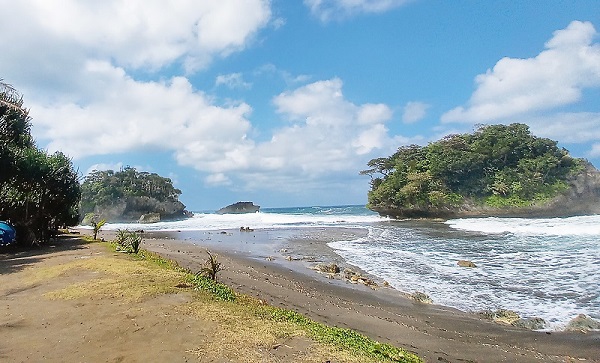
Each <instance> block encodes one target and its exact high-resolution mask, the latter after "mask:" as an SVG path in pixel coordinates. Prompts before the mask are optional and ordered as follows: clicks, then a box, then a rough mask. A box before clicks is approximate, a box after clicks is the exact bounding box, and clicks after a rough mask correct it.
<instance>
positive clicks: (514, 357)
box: [0, 233, 600, 362]
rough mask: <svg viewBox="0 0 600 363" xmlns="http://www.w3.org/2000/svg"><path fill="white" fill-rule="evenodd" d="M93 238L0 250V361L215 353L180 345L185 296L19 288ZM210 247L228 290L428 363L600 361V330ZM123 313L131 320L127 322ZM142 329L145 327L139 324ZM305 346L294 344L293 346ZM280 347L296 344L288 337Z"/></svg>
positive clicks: (155, 242)
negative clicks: (452, 303) (530, 326)
mask: <svg viewBox="0 0 600 363" xmlns="http://www.w3.org/2000/svg"><path fill="white" fill-rule="evenodd" d="M104 235H105V238H109V235H108V234H104ZM232 235H233V236H232V237H235V235H234V234H233V233H232ZM93 246H94V245H81V244H78V243H61V244H59V245H57V247H56V248H54V249H53V248H45V249H44V250H42V251H32V252H30V253H27V254H22V255H20V256H11V255H6V254H4V255H0V274H1V275H0V283H1V285H0V309H1V310H0V361H11V362H12V361H24V362H25V361H42V360H48V361H89V362H97V361H112V362H114V361H194V360H196V361H197V360H198V359H199V361H221V360H203V359H202V357H201V356H199V355H197V354H194V351H193V349H189V350H188V351H185V350H181V349H178V348H179V347H181V346H182V344H184V342H185V341H186V339H189V338H190V334H191V333H194V334H195V335H196V336H195V338H197V337H198V334H205V335H206V334H210V332H209V331H208V330H207V327H206V326H205V325H202V324H200V323H198V322H193V321H191V320H190V319H187V318H186V316H185V315H176V316H174V317H173V318H167V316H168V315H169V314H171V313H170V312H172V311H175V310H176V309H175V307H176V306H178V305H181V304H184V303H185V302H186V301H185V300H186V299H187V298H186V295H185V294H176V295H166V296H165V297H163V298H161V299H153V300H149V301H146V302H144V304H149V306H147V307H146V309H145V310H144V313H143V314H142V313H141V310H135V309H134V308H133V307H132V306H129V305H127V304H126V303H122V302H120V303H114V304H113V303H111V304H107V302H106V301H97V302H96V301H80V300H69V301H66V302H61V304H62V305H61V306H60V307H58V305H56V304H54V303H52V304H49V303H48V301H47V300H46V299H45V298H43V297H42V295H43V293H44V292H46V291H51V290H52V289H54V288H56V286H53V284H64V283H65V281H50V282H49V283H48V284H44V285H33V286H29V287H28V288H27V289H25V290H22V289H20V288H19V282H18V281H14V278H16V276H18V273H19V272H20V271H22V270H23V268H25V267H27V266H32V265H35V264H38V263H51V264H60V263H64V262H65V261H69V260H72V259H76V258H86V256H89V255H90V254H94V253H99V252H98V250H97V248H96V249H94V247H93ZM143 247H144V248H146V249H148V250H151V251H155V252H158V253H159V254H161V255H163V256H165V257H167V258H170V259H173V260H175V261H177V262H178V263H179V264H180V265H182V266H184V267H186V268H189V269H190V270H192V271H197V270H199V269H200V266H201V264H202V262H203V261H204V260H205V259H206V253H205V251H206V247H205V246H202V245H198V244H192V243H190V241H177V240H171V239H152V238H146V239H145V240H144V243H143ZM217 247H218V245H217V246H216V245H215V244H212V245H210V246H209V248H210V249H211V251H213V252H215V251H216V252H217V254H218V257H219V259H220V261H221V262H222V264H223V266H224V267H225V270H224V271H222V272H221V273H220V275H219V278H220V281H222V282H224V283H225V284H227V285H229V286H230V287H232V288H233V289H234V290H236V291H238V292H241V293H245V294H248V295H251V296H255V297H257V298H259V299H261V300H263V301H264V302H265V303H268V304H271V305H275V306H281V307H284V308H287V309H291V310H294V311H297V312H300V313H302V314H305V315H307V316H309V317H311V318H313V319H314V320H317V321H320V322H323V323H326V324H329V325H334V326H338V327H346V328H351V329H354V330H356V331H358V332H361V333H363V334H365V335H367V336H369V337H372V338H374V339H375V340H378V341H381V342H386V343H391V344H393V345H396V346H399V347H403V348H405V349H407V350H409V351H412V352H414V353H416V354H418V355H419V356H421V357H422V358H424V359H425V361H427V362H580V361H585V362H600V332H589V333H587V334H586V333H579V332H568V333H567V332H552V333H550V334H548V333H545V332H532V331H527V330H524V329H520V328H515V327H510V326H502V325H498V324H496V323H493V322H489V321H486V320H482V319H479V318H478V317H476V316H474V315H472V314H467V313H463V312H460V311H457V310H453V309H450V308H446V307H442V306H436V305H424V304H418V303H414V302H413V301H412V300H409V299H406V298H405V297H404V296H403V295H402V294H401V293H400V292H397V291H395V290H393V289H390V288H383V287H382V288H378V289H376V290H372V289H371V288H368V287H366V286H360V285H354V284H350V283H347V282H343V281H339V280H330V279H328V278H327V277H326V276H325V275H322V274H318V273H317V272H315V271H312V270H308V269H305V266H304V265H303V264H302V261H287V260H284V259H282V258H280V257H279V256H278V257H276V258H275V260H271V259H269V260H267V259H265V258H263V257H260V256H250V257H249V256H248V255H246V254H244V253H241V252H240V251H234V252H231V250H230V249H227V250H226V249H221V250H219V249H218V248H217ZM50 255H52V256H53V258H52V259H50V258H49V256H50ZM69 278H70V279H73V280H76V279H79V278H85V276H70V277H69ZM466 298H468V297H466ZM65 304H66V305H65ZM53 309H54V310H53ZM123 316H127V317H129V319H127V320H125V322H124V321H123ZM194 324H196V325H197V326H195V325H194ZM139 327H145V328H144V329H139V330H136V329H138V328H139ZM117 341H121V342H122V341H125V342H126V343H127V344H125V345H124V346H123V345H122V344H117V343H116V342H117ZM148 343H150V344H148ZM303 344H305V342H297V345H298V347H297V349H302V345H303ZM169 347H173V349H169ZM286 347H290V349H291V350H292V351H293V350H294V349H296V348H294V347H295V343H294V342H290V343H289V344H287V345H286ZM292 353H293V352H290V354H289V355H285V354H284V355H283V356H276V355H273V352H270V353H269V352H267V353H265V355H264V356H263V361H265V362H279V361H285V359H290V358H291V357H293V354H292ZM222 361H242V360H235V359H230V358H228V359H223V360H222Z"/></svg>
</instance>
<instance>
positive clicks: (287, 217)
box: [104, 210, 385, 231]
mask: <svg viewBox="0 0 600 363" xmlns="http://www.w3.org/2000/svg"><path fill="white" fill-rule="evenodd" d="M382 220H385V219H383V218H381V217H379V216H378V215H375V214H366V215H339V214H331V213H329V212H328V210H324V211H322V213H319V214H309V213H298V214H285V213H263V212H259V213H249V214H214V213H197V214H194V216H193V217H192V218H188V219H184V220H180V221H169V222H158V223H152V224H141V223H107V224H106V225H105V227H104V229H105V230H117V229H130V230H131V229H134V230H135V229H143V230H147V231H207V230H219V229H236V228H240V227H242V226H246V227H252V228H255V229H271V228H299V227H319V226H321V227H322V226H332V227H359V226H362V225H364V224H365V223H375V222H380V221H382Z"/></svg>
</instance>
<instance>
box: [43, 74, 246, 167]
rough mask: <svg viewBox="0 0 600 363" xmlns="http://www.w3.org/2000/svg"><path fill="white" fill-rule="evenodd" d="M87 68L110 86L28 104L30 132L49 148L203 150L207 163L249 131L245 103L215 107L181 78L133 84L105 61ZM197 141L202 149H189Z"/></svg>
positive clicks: (78, 151) (76, 151)
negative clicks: (73, 98)
mask: <svg viewBox="0 0 600 363" xmlns="http://www.w3.org/2000/svg"><path fill="white" fill-rule="evenodd" d="M91 68H93V69H94V71H93V72H90V74H88V76H89V78H88V80H89V81H90V82H91V83H94V84H96V83H98V84H110V88H104V89H103V90H104V92H103V93H102V94H99V95H96V96H95V98H94V100H93V102H92V103H89V104H78V103H69V102H63V103H58V104H50V105H46V104H36V103H34V104H32V105H31V114H32V117H33V118H34V119H35V128H34V134H35V135H36V137H38V139H41V140H49V143H48V146H47V148H48V149H49V150H51V151H52V150H62V151H63V152H65V153H66V154H68V155H70V156H72V157H73V158H75V159H78V158H82V157H85V156H89V155H101V154H111V153H122V152H126V151H131V150H143V149H153V150H175V151H176V154H177V155H179V154H182V155H186V154H187V153H190V152H205V162H206V163H209V164H210V163H213V162H215V160H222V159H227V152H229V151H230V147H229V146H230V145H233V144H235V145H239V144H243V143H244V137H245V133H246V132H247V131H248V130H249V129H250V123H249V121H248V120H247V118H246V116H247V115H248V114H249V113H250V111H251V108H250V106H248V105H247V104H244V103H240V104H238V105H232V106H229V107H222V106H218V105H215V104H213V103H212V100H211V98H210V97H207V96H206V95H204V94H203V93H202V92H199V91H195V90H194V89H193V88H192V86H191V84H190V83H189V81H188V80H187V79H186V78H183V77H175V78H172V79H171V80H169V81H167V82H138V81H135V80H133V79H132V78H131V77H129V76H127V75H126V74H125V73H124V71H123V70H122V69H119V68H115V67H113V66H111V65H110V64H108V63H101V64H94V65H93V67H91ZM199 144H202V145H205V146H203V147H205V148H207V149H208V150H206V151H205V150H202V149H201V148H197V150H194V145H199ZM182 145H185V147H184V146H182ZM223 155H225V157H224V156H223ZM211 156H212V159H211Z"/></svg>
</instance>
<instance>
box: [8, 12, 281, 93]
mask: <svg viewBox="0 0 600 363" xmlns="http://www.w3.org/2000/svg"><path fill="white" fill-rule="evenodd" d="M0 7H1V8H2V9H4V10H6V11H4V12H3V15H4V16H3V19H2V22H0V34H2V35H1V36H0V46H1V47H2V49H11V51H10V52H4V53H3V55H2V58H3V59H2V61H1V63H2V65H1V69H2V71H3V72H4V74H5V75H6V74H15V75H18V74H19V73H28V74H27V75H23V76H22V78H23V80H33V79H40V78H41V79H48V80H51V81H53V83H54V85H56V84H57V83H61V79H65V78H71V80H77V77H75V76H76V74H75V75H73V74H71V73H70V70H73V69H78V68H80V66H81V65H82V64H84V63H85V62H86V61H88V60H98V61H110V62H111V63H113V64H114V65H115V66H118V67H121V68H124V69H134V70H143V71H144V72H147V71H148V70H149V69H150V70H159V69H161V68H163V67H166V66H172V65H173V64H178V65H180V66H182V67H184V68H185V69H186V70H187V71H188V72H193V71H195V70H198V69H201V68H204V67H206V66H207V65H208V64H209V63H210V62H211V60H213V59H214V58H215V57H222V56H227V55H229V54H231V53H232V52H235V51H239V50H242V49H244V48H245V47H246V46H247V44H248V42H250V41H251V40H252V39H253V37H254V35H255V34H256V33H257V32H258V31H259V30H260V29H261V28H264V27H265V26H266V25H267V24H268V22H269V20H270V17H271V9H270V1H269V0H222V1H218V2H215V1H193V0H181V1H176V2H173V3H169V5H168V6H166V5H165V3H164V2H162V1H159V0H131V1H127V3H123V2H121V1H117V0H106V1H98V2H81V1H76V0H64V1H61V2H60V6H57V4H55V3H52V2H45V1H27V0H25V1H18V2H12V1H7V0H0ZM22 69H28V72H19V70H22ZM17 81H21V80H20V79H19V80H13V82H14V83H21V82H17ZM23 83H25V82H23ZM65 83H68V82H65Z"/></svg>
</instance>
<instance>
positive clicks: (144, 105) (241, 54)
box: [0, 0, 600, 210]
mask: <svg viewBox="0 0 600 363" xmlns="http://www.w3.org/2000/svg"><path fill="white" fill-rule="evenodd" d="M165 4H166V3H164V2H163V1H158V0H154V1H149V0H129V1H114V0H105V1H102V2H85V1H73V0H61V1H56V2H54V1H53V2H44V1H27V0H23V1H18V2H14V1H10V2H9V1H7V0H0V8H1V9H3V10H2V15H3V16H2V18H3V20H2V22H0V47H1V49H3V52H2V55H1V56H0V78H2V79H3V80H4V81H5V82H7V83H9V84H12V85H13V86H14V87H15V88H17V89H18V90H19V91H20V92H21V93H23V95H24V99H25V103H26V105H27V106H28V107H29V108H30V114H31V116H32V118H33V120H32V123H33V134H34V136H35V138H36V140H37V144H38V146H40V147H43V148H46V149H48V151H50V152H53V151H56V150H61V151H63V152H64V153H66V154H67V155H69V156H70V157H72V158H73V163H74V165H75V166H76V167H77V168H78V169H79V171H80V172H81V174H82V176H83V175H85V174H86V173H87V172H89V171H90V170H93V169H107V168H109V169H119V168H120V167H122V166H127V165H129V166H134V167H136V168H138V169H140V170H146V171H150V172H156V173H158V174H160V175H163V176H167V177H170V178H172V180H173V181H174V184H175V185H176V186H177V187H178V188H180V189H181V190H182V191H183V194H182V195H181V200H182V201H183V202H184V203H185V204H186V205H187V206H188V208H189V209H191V210H212V209H218V208H220V207H222V206H224V205H227V204H230V203H233V202H236V201H240V200H251V201H254V202H255V203H256V204H259V205H261V206H265V207H279V206H310V205H339V204H363V203H366V200H367V191H368V189H369V178H368V177H364V176H359V175H358V173H359V171H360V170H363V169H366V163H367V162H368V160H370V159H372V158H376V157H382V156H388V155H390V154H392V153H393V152H394V151H395V150H396V149H397V148H398V147H399V146H402V145H406V144H411V143H417V144H423V145H424V144H427V143H428V142H430V141H434V140H437V139H439V138H440V137H442V136H444V135H447V134H449V133H457V132H470V131H472V130H473V129H474V127H475V125H477V124H489V123H511V122H522V123H526V124H528V125H529V126H530V127H531V130H532V132H533V133H534V134H536V135H538V136H543V137H549V138H552V139H554V140H558V141H559V144H560V146H563V147H565V148H567V149H569V150H570V151H571V153H572V155H573V156H576V157H584V158H587V159H589V160H590V161H592V162H593V163H594V164H595V165H596V166H597V167H598V166H600V101H599V100H600V33H599V32H600V2H598V1H596V0H589V1H568V2H566V1H558V0H556V1H553V0H544V1H537V0H528V1H462V0H456V1H433V0H304V1H300V0H297V1H290V0H285V1H284V0H272V1H269V0H220V1H192V0H189V1H183V0H181V1H172V2H169V5H168V7H167V6H166V5H165Z"/></svg>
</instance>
